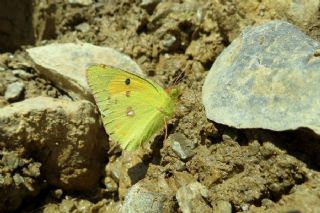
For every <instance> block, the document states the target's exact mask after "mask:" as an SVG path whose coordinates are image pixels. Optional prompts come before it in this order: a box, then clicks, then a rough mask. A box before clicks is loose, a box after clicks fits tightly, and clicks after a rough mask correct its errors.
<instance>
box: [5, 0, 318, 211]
mask: <svg viewBox="0 0 320 213" xmlns="http://www.w3.org/2000/svg"><path fill="white" fill-rule="evenodd" d="M5 2H10V3H11V1H5ZM87 2H89V4H87ZM110 2H111V1H105V0H96V1H90V0H89V1H87V0H84V1H82V0H76V1H74V0H72V1H64V0H58V1H37V0H36V1H30V2H29V3H27V5H29V6H30V5H32V6H33V7H34V8H32V10H30V11H29V12H32V13H33V18H32V21H33V23H32V28H31V25H29V24H27V25H26V24H24V23H25V22H21V23H20V25H16V26H21V27H20V28H17V29H18V31H17V32H19V31H20V30H25V28H28V29H27V31H26V32H27V33H30V32H31V33H34V39H35V40H34V41H35V42H36V44H35V45H34V46H46V45H48V44H49V43H73V44H74V46H75V47H78V46H79V43H82V44H83V43H92V44H95V45H96V46H100V47H110V48H112V49H115V50H117V51H118V52H122V53H125V54H126V55H129V56H130V57H131V58H132V59H133V60H134V61H135V62H136V63H137V64H138V65H139V67H141V69H142V70H143V71H144V73H146V74H147V75H148V77H149V78H152V79H153V80H155V81H157V82H159V83H160V84H162V85H163V86H164V87H172V86H175V85H177V84H178V85H179V88H180V91H181V93H182V94H181V99H180V101H179V104H178V106H177V112H176V116H175V117H174V119H173V120H172V121H170V122H169V124H168V128H167V130H168V138H166V139H165V138H164V133H163V132H159V135H158V136H157V137H156V138H155V139H154V140H152V141H151V142H150V143H146V146H145V147H142V148H141V149H139V150H138V151H137V152H135V153H131V154H130V153H126V152H124V153H122V151H121V150H120V149H119V148H117V146H116V145H115V143H114V142H113V141H109V142H107V141H108V140H107V139H106V138H105V135H104V130H103V128H102V127H101V124H100V122H99V118H98V117H99V116H98V115H97V114H96V111H95V109H94V107H93V104H91V103H89V102H86V101H75V102H72V99H77V98H79V97H81V95H80V96H79V95H74V94H73V93H74V91H75V90H74V89H73V88H70V89H68V90H66V89H64V87H61V86H59V85H60V84H59V83H61V82H60V80H61V81H66V82H67V84H66V85H73V84H74V83H75V82H77V81H76V80H74V79H77V78H79V79H83V75H82V76H77V73H78V72H75V76H73V77H70V76H69V74H70V73H67V72H65V70H66V67H67V66H69V65H73V66H74V64H75V62H74V61H73V58H72V57H71V58H69V59H68V58H65V59H64V60H62V63H64V64H62V65H61V66H59V67H56V68H55V71H54V72H52V76H49V75H48V76H47V75H45V74H44V73H46V72H43V71H42V70H40V69H38V68H39V67H38V66H37V67H36V68H37V69H38V72H36V71H35V69H34V65H33V62H32V61H31V59H30V57H29V56H28V54H27V52H26V51H25V49H30V48H33V47H34V46H33V45H32V42H31V43H29V44H31V45H29V46H19V48H18V49H17V50H16V51H15V52H6V53H2V54H0V107H1V108H0V112H1V111H2V109H5V111H4V113H0V114H1V117H3V118H5V119H6V120H7V121H10V126H11V127H12V129H10V131H9V130H8V127H6V126H4V127H5V128H4V129H6V131H7V130H8V131H7V133H6V134H5V138H2V133H3V132H0V149H1V151H3V152H4V151H5V152H6V153H7V152H8V153H15V156H18V157H17V158H18V159H20V160H21V161H23V162H27V163H26V164H24V165H23V166H22V167H20V166H18V167H14V168H15V169H13V170H12V169H10V168H9V167H8V166H6V165H8V163H4V161H3V162H2V157H0V159H1V160H0V174H1V175H2V174H5V176H8V177H12V179H14V178H13V177H15V176H16V177H19V176H17V175H16V174H19V175H20V176H21V177H22V179H23V180H25V183H27V185H28V184H29V183H30V184H31V183H32V184H33V185H31V186H32V187H33V188H34V189H35V190H34V192H31V191H29V189H27V190H26V186H25V185H24V184H23V183H22V184H20V185H19V187H18V186H17V185H16V184H15V182H14V181H12V182H10V183H9V185H1V183H0V188H1V187H4V188H1V190H0V196H1V197H2V195H3V194H4V193H7V194H8V195H10V196H11V195H12V194H14V198H15V199H16V200H17V202H15V199H12V201H14V202H7V203H6V205H7V206H6V208H7V209H12V210H13V209H16V210H15V211H16V212H41V211H43V212H119V211H120V210H121V209H123V210H125V208H128V205H129V204H130V205H131V204H133V206H134V207H135V208H136V209H141V207H143V206H144V207H145V208H146V209H148V210H151V209H153V210H155V211H159V209H160V210H161V208H162V210H168V211H169V212H182V211H183V210H185V209H188V208H189V204H192V207H194V208H195V209H199V208H200V209H201V210H202V209H203V210H209V211H211V212H223V213H231V212H243V211H248V212H268V211H269V212H282V211H283V212H295V211H300V212H319V209H320V207H319V203H320V202H319V200H320V198H319V191H320V189H319V171H320V169H319V168H320V163H319V162H320V157H319V156H320V155H319V152H320V143H319V137H318V136H316V135H312V134H307V133H306V132H305V131H286V132H275V131H267V130H261V129H251V130H250V129H248V130H242V129H241V130H240V129H235V128H231V127H227V126H225V125H221V124H218V123H214V122H211V121H209V120H208V119H207V117H206V115H205V112H204V109H203V105H202V103H201V100H200V97H201V87H202V85H203V81H204V79H205V76H206V75H207V71H208V70H209V69H210V67H211V66H212V63H213V62H214V61H215V59H216V57H217V56H218V55H219V54H220V53H221V51H222V50H223V49H224V48H225V47H227V46H228V45H229V44H230V43H231V42H232V41H233V40H234V39H235V38H237V37H238V36H239V34H240V32H241V31H242V30H243V29H244V28H245V27H247V26H251V25H259V24H261V23H265V22H268V21H270V20H274V19H281V20H287V21H289V22H290V23H292V24H294V25H296V26H297V28H299V29H301V30H302V31H303V32H304V33H306V34H307V35H309V36H311V37H312V38H313V39H315V40H319V38H320V27H319V26H320V25H319V21H318V17H319V9H318V7H319V1H318V0H312V1H294V0H289V1H282V0H276V1H269V0H268V1H260V0H253V1H243V0H230V1H205V0H200V1H196V0H181V1H172V0H162V1H158V0H142V1H133V0H115V1H112V4H111V3H110ZM13 4H15V1H13ZM86 4H87V5H86ZM21 5H25V4H21ZM21 5H20V6H21ZM1 6H2V3H0V10H1V9H3V8H5V7H1ZM24 9H28V8H24ZM29 9H30V7H29ZM10 13H12V14H13V16H10V19H11V17H13V18H15V17H17V20H19V19H20V17H23V16H24V14H26V13H25V11H21V7H15V10H14V11H10ZM3 14H5V13H3ZM14 14H19V15H18V16H17V15H14ZM29 17H32V16H29ZM3 20H4V19H3V18H2V17H1V15H0V46H1V42H3V41H4V42H6V45H7V44H8V47H10V48H11V49H12V48H13V47H14V46H16V44H19V43H20V44H21V39H20V41H19V38H18V37H17V36H15V37H14V36H13V37H10V39H6V38H5V36H7V35H8V34H6V32H9V33H11V31H10V29H11V28H7V26H8V25H6V24H7V23H9V22H8V20H5V21H3ZM28 20H30V19H28ZM12 23H16V20H14V21H13V22H12ZM8 29H9V30H8ZM3 32H4V33H3ZM18 35H23V34H21V33H19V34H18ZM3 38H5V39H3ZM1 39H2V40H1ZM12 39H14V40H17V41H15V43H12ZM1 47H3V46H1ZM80 49H81V48H80ZM1 51H4V49H3V48H0V52H1ZM73 51H75V52H77V51H76V50H74V49H73ZM80 52H81V54H80V55H81V57H79V59H80V58H81V61H85V62H87V61H89V58H90V57H88V58H86V57H87V56H86V54H85V53H83V52H82V49H81V50H80ZM51 54H52V55H51ZM54 55H55V52H49V53H45V54H44V55H41V56H39V58H41V59H43V58H47V59H48V60H49V62H48V64H50V66H51V65H52V62H53V61H54V60H55V58H52V57H51V56H54ZM56 56H57V58H59V59H61V56H63V57H64V56H65V55H64V53H61V51H60V53H59V54H58V53H57V54H56ZM99 57H100V56H99ZM101 58H103V57H101ZM34 60H36V59H34ZM50 60H51V61H50ZM90 60H91V59H90ZM107 60H108V58H103V60H102V62H101V63H106V61H107ZM44 61H45V60H44ZM99 63H100V62H99ZM130 66H131V65H130ZM135 66H136V64H135V65H132V67H135ZM128 69H129V68H128ZM61 71H63V72H61ZM39 73H40V74H41V75H39ZM80 81H81V80H80ZM14 82H22V83H23V84H24V85H25V90H24V96H22V98H21V99H18V100H17V102H18V103H13V104H12V105H10V102H8V101H7V100H6V99H5V97H4V93H5V91H6V89H7V87H8V85H9V84H11V83H14ZM57 86H59V88H58V87H57ZM61 88H63V89H62V90H61ZM76 88H78V87H76ZM68 93H70V94H68ZM38 96H46V97H50V98H49V99H50V101H48V102H47V101H46V102H45V103H46V104H45V105H42V106H37V107H35V103H39V102H36V101H35V99H34V98H35V97H38ZM28 100H29V101H28ZM19 101H20V102H19ZM33 103H34V104H33ZM41 103H43V102H41ZM17 104H22V105H23V106H24V108H25V107H26V105H30V106H32V107H30V108H28V109H32V110H30V112H34V111H37V112H39V113H29V114H27V115H25V114H23V113H24V111H21V112H20V110H18V109H17V108H16V106H17ZM58 106H59V107H58ZM10 108H13V109H14V111H15V113H14V114H12V113H9V112H8V109H10ZM26 108H27V107H26ZM36 109H37V110H36ZM38 109H39V110H38ZM82 109H87V110H82ZM9 115H10V116H9ZM0 120H1V121H2V119H1V118H0ZM19 120H21V121H22V122H21V123H20V122H18V121H19ZM13 121H16V122H17V123H16V124H12V123H11V122H13ZM27 121H28V122H27ZM24 122H27V123H26V124H24ZM18 124H21V125H20V126H19V125H18ZM62 125H63V126H62ZM94 126H95V127H94ZM99 128H100V129H99ZM0 129H1V130H2V129H3V126H1V127H0ZM9 133H10V134H9ZM89 139H90V142H88V141H89ZM57 141H58V142H60V143H59V144H58V146H57V145H56V144H55V143H56V142H57ZM97 141H101V142H99V143H98V142H97ZM82 142H83V143H82ZM97 143H98V144H101V147H99V148H97V149H95V148H93V147H91V145H92V146H94V145H97ZM9 145H11V146H9ZM63 145H64V146H63ZM82 145H83V146H82ZM50 153H52V154H51V155H49V154H50ZM101 153H102V154H101ZM98 155H99V156H102V160H97V158H98V157H97V156H98ZM10 156H11V155H10ZM90 156H91V157H90ZM9 159H16V158H15V157H13V158H12V157H10V158H9ZM47 159H50V160H51V162H50V163H49V162H48V160H47ZM90 159H92V161H90ZM94 159H95V160H94ZM20 160H19V161H20ZM5 161H6V162H9V161H10V162H16V161H15V160H5ZM85 162H87V163H88V164H86V163H85ZM90 162H92V164H91V163H90ZM10 164H11V165H16V164H15V163H9V165H10ZM29 165H32V166H31V167H32V168H40V174H41V175H39V176H37V175H38V173H35V174H36V175H35V176H30V175H29V174H28V175H25V173H24V170H25V168H26V167H28V168H29ZM40 165H41V166H40ZM97 166H101V169H100V172H99V175H98V176H99V177H100V178H99V179H95V178H96V177H97V176H96V175H97V174H98V173H96V172H95V171H93V172H92V173H89V176H86V177H88V178H89V179H90V180H88V179H86V178H85V177H83V176H81V175H87V174H88V173H86V171H85V169H86V168H88V170H87V172H89V171H91V170H90V169H92V170H94V168H96V167H97ZM2 168H4V169H3V170H2ZM83 168H85V169H84V170H82V169H83ZM103 168H104V171H103ZM27 170H28V169H27ZM32 170H33V169H32ZM35 171H37V169H35ZM57 171H59V172H60V173H61V175H63V178H61V177H59V176H56V175H57V173H58V172H57ZM73 175H74V176H73ZM78 175H80V176H78ZM91 175H92V176H94V177H92V176H91ZM71 176H72V178H71ZM91 178H92V179H91ZM15 179H16V180H21V179H20V178H15ZM75 179H77V180H79V182H78V181H77V182H76V183H75V181H74V180H75ZM53 180H54V181H53ZM66 180H67V181H69V180H70V181H69V182H67V181H66ZM91 180H97V181H96V182H95V181H93V182H95V184H93V186H92V187H89V185H90V184H88V183H89V182H90V181H91ZM93 182H92V183H93ZM17 183H19V182H17ZM192 183H197V185H201V187H198V188H206V189H207V191H208V194H206V193H203V195H202V194H201V193H198V191H196V192H195V191H194V190H193V187H190V186H192V185H193V184H192ZM7 186H8V187H7ZM83 186H85V187H88V188H89V190H88V188H84V187H83ZM9 188H10V189H9ZM2 189H3V190H2ZM7 189H9V191H6V190H7ZM178 192H179V193H178ZM1 193H2V194H1ZM7 194H6V195H7ZM190 197H194V198H195V199H194V200H192V201H191V202H190V203H188V205H185V204H186V203H187V202H184V201H186V200H188V199H189V198H190ZM138 198H140V200H138ZM185 198H186V199H185ZM20 201H22V202H20ZM142 201H145V202H142ZM0 203H1V201H0ZM148 203H149V204H150V203H154V204H155V205H154V208H152V206H146V205H145V204H148ZM185 207H186V208H185ZM17 208H18V209H17ZM143 210H145V209H143Z"/></svg>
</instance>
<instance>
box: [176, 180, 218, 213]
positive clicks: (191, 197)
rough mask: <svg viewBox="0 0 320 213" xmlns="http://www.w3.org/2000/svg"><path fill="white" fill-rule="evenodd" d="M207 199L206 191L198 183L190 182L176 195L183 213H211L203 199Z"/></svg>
mask: <svg viewBox="0 0 320 213" xmlns="http://www.w3.org/2000/svg"><path fill="white" fill-rule="evenodd" d="M207 197H208V189H207V188H206V187H205V186H203V185H202V184H201V183H199V182H192V183H189V184H188V185H185V186H182V187H180V188H179V190H178V191H177V194H176V198H177V200H178V203H179V206H180V209H181V211H182V212H183V213H191V212H211V211H212V210H211V208H210V207H209V206H208V205H207V204H206V202H205V201H204V200H203V198H207Z"/></svg>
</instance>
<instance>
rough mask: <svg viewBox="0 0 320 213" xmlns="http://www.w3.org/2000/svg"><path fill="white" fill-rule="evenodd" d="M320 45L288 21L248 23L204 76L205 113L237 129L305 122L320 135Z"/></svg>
mask: <svg viewBox="0 0 320 213" xmlns="http://www.w3.org/2000/svg"><path fill="white" fill-rule="evenodd" d="M319 48H320V43H319V42H317V41H315V40H312V39H311V38H309V37H308V36H306V35H305V34H303V33H302V32H301V31H300V30H298V29H297V28H296V27H294V26H293V25H291V24H289V23H287V22H284V21H273V22H269V23H266V24H264V25H260V26H256V27H248V28H246V29H245V30H244V31H243V33H242V34H241V35H240V37H239V38H237V39H235V40H234V41H233V42H232V44H231V45H230V46H229V47H228V48H226V49H225V50H224V51H223V53H221V55H220V56H219V57H218V58H217V60H216V61H215V63H214V64H213V66H212V67H211V69H210V71H209V74H208V76H207V77H206V80H205V83H204V85H203V94H202V97H203V103H204V106H205V109H206V114H207V117H208V118H209V119H211V120H213V121H215V122H218V123H222V124H225V125H229V126H234V127H237V128H264V129H271V130H276V131H282V130H290V129H298V128H303V127H307V128H310V129H312V130H313V131H315V132H316V133H318V134H320V122H319V119H318V117H319V116H320V114H319V113H320V104H319V99H320V90H319V86H318V82H320V73H319V72H318V70H319V68H320V59H319V55H318V52H319Z"/></svg>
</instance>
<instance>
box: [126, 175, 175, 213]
mask: <svg viewBox="0 0 320 213" xmlns="http://www.w3.org/2000/svg"><path fill="white" fill-rule="evenodd" d="M173 204H174V203H173V201H172V198H171V196H170V195H169V193H168V191H166V190H164V189H163V188H162V189H161V187H159V185H157V183H154V182H151V181H148V180H145V179H144V180H143V181H140V182H138V183H136V184H135V185H133V186H132V187H131V188H130V189H129V190H128V192H127V194H126V196H125V200H124V202H123V206H122V209H121V212H123V213H138V212H148V213H162V212H172V211H173Z"/></svg>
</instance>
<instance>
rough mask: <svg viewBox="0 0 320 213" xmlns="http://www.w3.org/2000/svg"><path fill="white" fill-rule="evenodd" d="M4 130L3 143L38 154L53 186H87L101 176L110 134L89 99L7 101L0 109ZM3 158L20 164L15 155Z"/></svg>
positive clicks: (0, 131) (0, 132)
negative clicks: (105, 131)
mask: <svg viewBox="0 0 320 213" xmlns="http://www.w3.org/2000/svg"><path fill="white" fill-rule="evenodd" d="M0 135H1V142H2V145H1V146H2V147H5V148H8V147H9V148H10V149H17V150H21V149H22V148H23V149H24V150H26V151H25V152H26V153H30V155H35V156H36V157H37V160H38V161H39V162H41V163H42V165H43V166H42V171H43V175H44V176H45V177H46V179H47V181H48V183H49V184H51V185H55V186H57V187H60V188H62V189H64V190H87V189H92V187H94V186H96V184H97V183H98V181H99V178H100V175H101V172H102V171H101V169H102V168H103V167H102V163H103V159H104V156H105V155H104V149H103V147H104V146H105V143H106V142H107V138H106V135H105V133H104V131H103V129H102V126H101V123H100V119H99V114H98V112H97V110H96V107H95V105H94V104H92V103H91V102H89V101H75V102H73V101H67V100H62V99H54V98H49V97H37V98H30V99H27V100H24V101H21V102H17V103H14V104H11V105H9V106H5V107H3V108H1V110H0ZM3 162H5V163H6V164H7V167H8V168H11V170H13V169H14V168H16V167H17V165H19V164H20V162H19V161H17V158H16V157H15V156H12V155H7V156H5V157H4V158H3ZM27 173H30V175H32V174H37V171H33V170H32V169H31V170H30V171H29V172H27Z"/></svg>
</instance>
